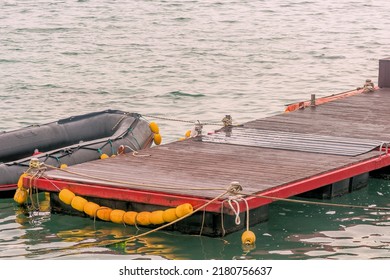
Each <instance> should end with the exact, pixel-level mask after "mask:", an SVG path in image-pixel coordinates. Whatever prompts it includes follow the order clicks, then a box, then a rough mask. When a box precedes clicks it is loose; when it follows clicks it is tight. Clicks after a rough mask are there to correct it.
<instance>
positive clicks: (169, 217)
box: [163, 208, 178, 223]
mask: <svg viewBox="0 0 390 280" xmlns="http://www.w3.org/2000/svg"><path fill="white" fill-rule="evenodd" d="M177 218H178V217H177V216H176V208H169V209H167V210H164V213H163V219H164V221H165V222H167V223H170V222H173V221H174V220H177Z"/></svg>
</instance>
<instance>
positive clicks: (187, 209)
mask: <svg viewBox="0 0 390 280" xmlns="http://www.w3.org/2000/svg"><path fill="white" fill-rule="evenodd" d="M193 211H194V210H193V209H192V205H191V204H189V203H184V204H181V205H179V206H177V207H176V210H175V213H176V216H177V217H178V218H181V217H184V216H185V215H188V214H190V213H192V212H193Z"/></svg>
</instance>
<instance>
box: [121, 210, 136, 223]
mask: <svg viewBox="0 0 390 280" xmlns="http://www.w3.org/2000/svg"><path fill="white" fill-rule="evenodd" d="M137 215H138V213H137V212H134V211H127V212H126V213H125V214H124V215H123V221H124V222H125V224H127V225H131V226H132V225H135V223H136V220H135V217H136V216H137Z"/></svg>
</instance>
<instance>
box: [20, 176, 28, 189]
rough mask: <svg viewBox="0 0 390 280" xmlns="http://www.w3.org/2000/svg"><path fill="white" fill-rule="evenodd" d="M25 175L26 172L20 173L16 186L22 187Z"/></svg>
mask: <svg viewBox="0 0 390 280" xmlns="http://www.w3.org/2000/svg"><path fill="white" fill-rule="evenodd" d="M25 177H27V174H26V173H23V174H22V175H20V177H19V180H18V188H23V187H24V186H23V179H24V178H25Z"/></svg>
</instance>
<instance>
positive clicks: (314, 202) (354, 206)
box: [242, 193, 390, 211]
mask: <svg viewBox="0 0 390 280" xmlns="http://www.w3.org/2000/svg"><path fill="white" fill-rule="evenodd" d="M242 194H243V195H246V196H253V197H259V198H265V199H270V200H274V201H285V202H291V203H300V204H310V205H321V206H330V207H333V206H334V207H342V208H356V209H364V210H367V209H369V210H384V211H390V207H382V206H380V207H378V206H371V205H367V206H364V205H352V204H340V203H327V202H320V201H309V200H301V199H292V198H280V197H274V196H268V195H260V194H256V193H252V194H251V193H242Z"/></svg>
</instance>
